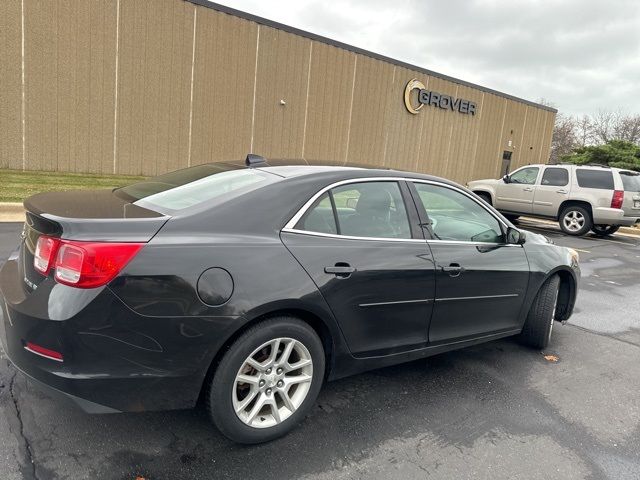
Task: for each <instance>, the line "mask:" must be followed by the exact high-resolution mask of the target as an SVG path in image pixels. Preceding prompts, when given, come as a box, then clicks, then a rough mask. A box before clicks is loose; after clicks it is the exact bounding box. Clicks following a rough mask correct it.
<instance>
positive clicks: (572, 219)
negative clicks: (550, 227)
mask: <svg viewBox="0 0 640 480" xmlns="http://www.w3.org/2000/svg"><path fill="white" fill-rule="evenodd" d="M558 223H559V224H560V228H561V229H562V231H563V232H564V233H566V234H567V235H575V236H582V235H584V234H585V233H587V232H588V231H589V230H591V227H592V225H593V220H592V219H591V214H590V213H589V211H588V210H587V209H586V208H584V207H580V206H578V205H571V206H569V207H566V208H565V209H564V210H563V211H562V213H561V214H560V220H559V222H558Z"/></svg>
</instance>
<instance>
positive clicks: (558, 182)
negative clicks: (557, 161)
mask: <svg viewBox="0 0 640 480" xmlns="http://www.w3.org/2000/svg"><path fill="white" fill-rule="evenodd" d="M570 193H571V185H570V183H569V169H568V168H567V167H555V166H554V167H545V168H544V170H543V171H542V176H541V177H540V181H539V182H538V183H537V184H536V186H535V192H534V196H533V213H534V214H535V215H541V216H545V217H554V218H555V217H557V216H558V209H559V208H560V205H562V202H564V201H565V200H566V199H568V198H569V194H570Z"/></svg>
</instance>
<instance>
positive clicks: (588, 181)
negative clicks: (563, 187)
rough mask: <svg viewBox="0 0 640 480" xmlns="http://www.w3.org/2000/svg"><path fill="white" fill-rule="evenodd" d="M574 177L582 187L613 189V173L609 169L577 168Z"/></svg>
mask: <svg viewBox="0 0 640 480" xmlns="http://www.w3.org/2000/svg"><path fill="white" fill-rule="evenodd" d="M576 178H577V179H578V185H579V186H581V187H582V188H599V189H602V190H613V174H612V173H611V171H607V170H587V169H586V168H578V169H577V170H576Z"/></svg>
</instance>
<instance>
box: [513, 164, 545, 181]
mask: <svg viewBox="0 0 640 480" xmlns="http://www.w3.org/2000/svg"><path fill="white" fill-rule="evenodd" d="M539 170H540V169H539V168H538V167H527V168H522V169H520V170H518V171H517V172H514V173H513V174H512V175H510V176H509V182H510V183H520V184H523V185H533V184H534V183H536V179H537V178H538V171H539Z"/></svg>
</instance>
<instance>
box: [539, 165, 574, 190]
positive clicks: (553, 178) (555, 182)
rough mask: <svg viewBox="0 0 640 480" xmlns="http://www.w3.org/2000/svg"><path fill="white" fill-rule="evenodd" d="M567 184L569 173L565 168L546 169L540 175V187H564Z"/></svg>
mask: <svg viewBox="0 0 640 480" xmlns="http://www.w3.org/2000/svg"><path fill="white" fill-rule="evenodd" d="M568 183H569V172H568V171H567V169H566V168H556V167H548V168H545V169H544V173H543V174H542V182H541V185H549V186H552V187H564V186H565V185H567V184H568Z"/></svg>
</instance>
